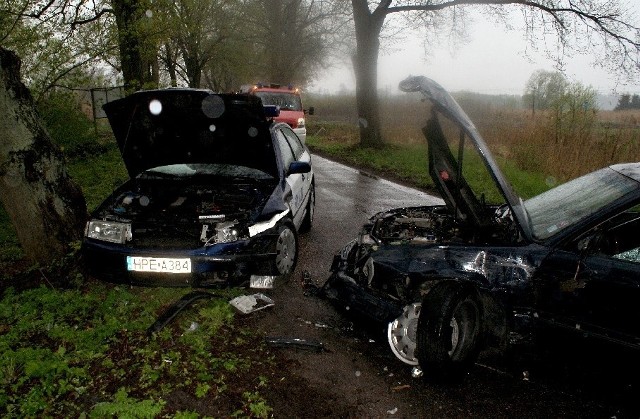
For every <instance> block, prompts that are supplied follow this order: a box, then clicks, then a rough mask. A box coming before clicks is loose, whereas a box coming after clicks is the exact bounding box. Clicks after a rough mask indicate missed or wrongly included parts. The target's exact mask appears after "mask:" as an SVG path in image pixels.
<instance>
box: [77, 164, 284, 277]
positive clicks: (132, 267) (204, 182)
mask: <svg viewBox="0 0 640 419" xmlns="http://www.w3.org/2000/svg"><path fill="white" fill-rule="evenodd" d="M233 170H234V173H235V174H236V175H239V172H240V170H239V169H238V168H237V167H236V168H234V169H233ZM225 171H228V168H227V167H224V166H219V165H196V164H193V165H172V166H166V167H160V168H155V169H153V170H149V171H146V172H144V173H143V174H142V175H140V176H138V177H137V178H136V179H135V180H132V181H129V182H127V183H126V184H125V185H123V186H122V187H121V188H119V189H118V190H116V191H115V192H114V193H113V194H112V196H111V197H110V198H109V199H107V200H106V201H105V202H104V203H103V204H102V205H101V206H100V207H99V208H98V210H97V211H96V212H94V215H93V218H92V219H91V220H90V221H89V222H88V223H87V231H86V237H87V238H86V240H85V242H84V244H83V251H84V257H85V262H86V265H87V266H88V267H89V269H90V271H91V273H92V274H93V275H95V276H97V277H100V278H104V279H107V280H110V281H113V282H128V283H137V284H148V285H168V286H171V285H173V286H181V285H182V286H189V285H191V286H205V287H209V286H225V285H229V284H231V283H235V284H241V283H243V282H245V281H250V282H253V283H254V284H255V285H257V286H258V285H259V284H260V283H262V284H263V285H264V286H266V287H268V285H269V282H272V281H273V278H274V277H275V273H274V272H273V267H272V266H270V265H272V261H273V259H274V252H275V249H274V248H273V243H274V241H275V237H276V235H277V228H276V224H277V223H278V221H279V220H280V219H281V218H283V217H284V216H285V215H286V214H287V209H286V207H285V206H284V205H283V204H282V205H280V206H278V205H276V204H275V203H274V202H269V198H270V197H271V196H272V193H273V189H274V188H276V187H277V184H276V182H275V181H274V180H273V179H272V178H270V177H268V176H266V175H263V176H264V178H257V177H256V176H255V171H252V170H250V169H244V172H247V173H243V174H244V175H245V176H244V177H239V176H236V177H235V178H234V177H230V176H228V174H227V173H225ZM222 174H225V176H222ZM248 174H253V175H254V176H253V177H251V176H247V175H248ZM258 287H260V286H258Z"/></svg>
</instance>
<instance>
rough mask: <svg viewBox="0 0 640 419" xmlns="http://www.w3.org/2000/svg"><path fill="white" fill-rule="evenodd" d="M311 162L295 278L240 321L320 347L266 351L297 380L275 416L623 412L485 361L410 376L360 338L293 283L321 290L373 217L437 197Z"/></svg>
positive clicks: (606, 401)
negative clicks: (458, 371) (443, 380)
mask: <svg viewBox="0 0 640 419" xmlns="http://www.w3.org/2000/svg"><path fill="white" fill-rule="evenodd" d="M313 165H314V172H315V176H316V215H315V220H314V224H313V228H312V230H311V231H310V232H309V233H307V234H305V235H302V236H300V254H299V261H298V265H297V268H296V270H295V273H294V275H293V276H292V278H290V279H289V280H288V281H285V282H281V283H279V284H277V286H276V288H275V289H274V290H271V291H269V294H270V295H271V296H272V298H273V299H274V300H275V302H276V305H275V307H273V308H272V309H270V310H265V311H262V312H260V313H259V314H258V313H254V315H251V317H250V318H247V319H246V320H245V322H246V324H247V325H248V326H256V327H257V328H258V330H262V331H263V333H264V334H265V336H266V337H286V338H296V339H306V340H309V341H312V342H321V343H322V344H323V346H324V351H323V352H321V353H317V352H313V351H306V350H299V349H294V348H277V349H274V351H278V352H279V354H280V355H283V356H284V357H286V358H287V359H288V360H289V362H292V363H293V365H295V368H294V371H293V373H294V374H295V375H296V377H298V378H299V379H300V382H302V383H304V384H303V385H302V386H301V385H300V382H298V384H296V391H293V390H292V391H290V392H289V391H287V392H285V393H284V395H282V396H281V397H282V399H281V400H280V401H279V402H278V403H277V406H276V408H275V410H274V415H275V416H276V417H301V416H304V417H328V416H331V417H375V418H378V417H393V418H399V417H402V418H405V417H406V418H413V417H581V418H582V417H614V416H617V417H625V416H627V415H625V414H624V411H621V410H620V408H619V406H618V405H617V404H616V402H617V399H616V396H615V394H614V395H613V396H611V395H609V396H607V397H604V398H599V397H594V396H593V395H594V392H591V393H586V392H584V391H583V390H582V389H576V388H573V387H572V384H570V383H569V384H567V383H566V382H564V383H560V384H558V383H556V378H555V377H554V376H553V375H551V377H550V378H549V376H545V377H544V378H541V379H537V378H536V377H526V378H527V379H524V378H525V376H523V375H522V373H523V370H526V365H525V366H522V365H516V366H515V367H513V368H503V366H498V365H501V364H500V363H498V364H495V363H492V357H491V356H488V357H487V356H486V355H485V356H484V357H483V356H481V358H480V362H479V364H477V365H476V367H475V368H474V369H473V371H472V372H471V374H469V376H468V377H467V378H466V379H465V380H464V381H463V382H462V383H461V384H458V385H455V386H442V385H436V384H432V383H429V382H426V381H424V380H421V379H416V378H413V377H412V376H411V367H409V366H407V365H405V364H403V363H401V362H400V361H398V360H397V359H396V358H395V357H394V356H393V354H392V353H391V351H390V349H389V348H388V346H387V344H386V339H385V338H384V336H383V334H382V330H378V331H377V332H379V333H377V332H376V331H375V330H374V331H373V332H372V331H369V332H368V333H363V332H362V331H361V330H362V329H363V325H361V324H358V323H357V322H355V323H354V322H353V321H352V319H349V318H348V316H345V315H344V313H339V312H338V311H336V309H334V308H333V307H332V306H330V305H329V304H328V303H327V302H326V301H324V300H322V299H320V298H318V297H316V296H314V295H313V293H309V291H308V288H307V289H305V288H304V287H303V283H302V278H303V273H307V274H308V276H310V278H311V282H312V283H313V284H315V285H316V286H321V285H322V284H323V283H324V281H325V280H326V279H327V278H328V276H329V267H330V265H331V261H332V259H333V255H334V253H335V252H336V251H338V250H339V249H340V248H341V247H342V246H343V245H344V244H346V243H347V242H348V241H349V240H351V239H353V238H355V237H356V236H357V234H358V232H359V230H360V227H361V225H362V224H363V223H365V222H366V221H367V219H368V218H369V217H370V216H371V215H372V214H374V213H376V212H378V211H382V210H386V209H390V208H396V207H403V206H416V205H432V204H438V203H441V202H442V201H441V200H440V199H439V198H435V197H433V196H429V195H427V194H425V193H423V192H420V191H417V190H414V189H411V188H407V187H404V186H400V185H397V184H394V183H391V182H388V181H385V180H381V179H377V178H375V177H373V176H370V175H367V174H364V173H361V172H359V171H358V170H355V169H352V168H348V167H345V166H343V165H340V164H337V163H334V162H331V161H329V160H327V159H324V158H321V157H319V156H316V155H314V156H313ZM376 333H377V334H376ZM487 359H488V360H487ZM288 368H290V367H288ZM602 384H603V385H604V386H606V385H607V384H606V383H602ZM283 386H286V384H283ZM598 391H599V390H595V394H599V393H598ZM301 398H304V399H305V400H306V403H305V401H304V400H302V401H301V400H300V399H301Z"/></svg>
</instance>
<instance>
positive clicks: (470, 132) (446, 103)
mask: <svg viewBox="0 0 640 419" xmlns="http://www.w3.org/2000/svg"><path fill="white" fill-rule="evenodd" d="M399 87H400V90H402V91H403V92H420V93H422V94H423V95H424V96H425V97H426V98H427V99H429V101H430V102H431V103H432V105H433V108H432V112H433V111H438V112H440V113H442V114H443V115H444V116H446V117H447V118H449V119H450V120H452V121H453V122H455V123H456V124H457V125H458V126H459V128H460V130H461V137H462V135H464V138H467V139H468V140H470V141H469V143H470V145H471V146H473V147H475V148H476V149H477V151H478V154H479V155H480V156H481V158H482V160H483V162H484V164H485V166H486V168H487V170H488V172H489V174H490V175H491V177H492V179H493V180H494V181H495V183H496V186H497V188H498V190H499V191H500V193H501V194H502V196H503V197H504V199H505V202H506V204H507V205H509V207H510V209H511V213H512V214H513V218H514V221H515V222H516V223H517V224H518V225H519V227H520V229H521V231H522V233H523V234H524V235H525V236H526V237H527V238H531V231H530V228H529V223H528V221H527V215H526V212H525V210H524V207H523V204H522V199H520V197H519V196H518V195H516V193H515V192H514V190H513V187H512V186H511V184H510V183H509V182H508V181H507V180H506V178H505V176H504V174H503V173H502V171H501V170H500V168H499V167H498V165H497V163H496V162H495V160H494V159H493V156H492V155H491V153H490V152H489V148H488V147H487V145H486V143H485V142H484V140H483V139H482V137H481V136H480V133H479V132H478V130H477V129H476V127H475V126H474V125H473V122H471V120H470V119H469V117H468V116H467V114H466V113H465V112H464V111H463V110H462V108H461V107H460V105H458V103H457V102H456V101H455V99H453V97H451V95H450V94H449V93H448V92H447V91H446V90H445V89H444V88H443V87H442V86H440V85H439V84H438V83H436V82H435V81H433V80H431V79H429V78H427V77H424V76H410V77H408V78H406V79H405V80H403V81H401V82H400V86H399ZM423 132H424V134H425V137H426V138H427V142H428V148H429V174H430V175H431V178H432V179H433V182H434V184H435V185H436V187H437V188H438V191H439V192H440V194H441V196H442V198H443V199H444V201H445V202H446V204H447V206H448V207H449V208H450V209H452V210H453V211H454V212H455V214H456V216H457V217H459V218H461V219H464V220H465V221H467V222H469V223H473V224H475V225H477V226H478V227H485V226H488V225H490V223H491V220H490V219H488V215H487V212H486V211H485V210H484V209H483V204H482V202H481V200H480V199H479V198H478V197H477V196H476V195H475V194H474V192H473V190H472V189H471V187H470V186H469V184H468V183H467V181H466V180H465V178H464V177H463V176H462V171H461V168H460V167H459V165H458V163H457V161H458V160H456V159H455V158H454V154H453V151H452V150H451V149H450V148H449V145H448V143H447V142H446V140H445V139H444V136H443V134H442V132H441V128H440V125H439V123H438V121H437V118H436V117H435V115H432V117H431V118H429V120H428V121H427V125H426V126H425V127H424V128H423ZM456 153H460V150H456Z"/></svg>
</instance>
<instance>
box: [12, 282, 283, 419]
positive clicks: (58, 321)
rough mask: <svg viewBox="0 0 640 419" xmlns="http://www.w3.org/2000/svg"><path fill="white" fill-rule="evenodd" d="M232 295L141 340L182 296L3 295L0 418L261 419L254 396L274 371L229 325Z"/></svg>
mask: <svg viewBox="0 0 640 419" xmlns="http://www.w3.org/2000/svg"><path fill="white" fill-rule="evenodd" d="M237 292H238V291H237V290H228V291H225V292H224V293H221V294H220V298H216V299H213V300H211V301H208V302H205V303H201V304H200V305H199V306H196V307H194V308H192V309H190V310H188V311H187V312H186V313H184V314H183V315H182V316H181V318H179V320H177V321H176V322H174V323H173V324H171V325H170V327H167V328H165V329H163V330H161V331H160V333H158V334H157V335H154V336H152V337H149V336H147V335H146V333H145V330H146V328H147V327H148V326H149V325H150V324H151V323H152V322H153V321H154V319H155V317H156V315H157V312H158V310H159V309H161V308H162V307H163V306H164V305H166V304H168V303H170V302H172V301H174V300H175V299H176V298H178V297H179V296H181V295H182V294H184V291H176V290H175V289H166V288H165V289H162V288H153V289H151V288H135V289H127V288H126V287H117V286H115V287H114V286H111V285H109V284H101V283H93V282H92V283H88V284H87V287H84V288H82V289H72V290H53V289H50V288H45V287H39V288H35V289H29V290H25V291H22V292H15V291H14V290H13V289H11V288H9V289H7V290H6V291H5V293H4V295H3V297H2V299H1V300H0V382H1V385H0V411H3V412H5V415H6V416H4V417H33V416H39V417H42V416H44V417H70V416H71V417H78V416H84V415H88V416H89V417H113V416H116V417H156V416H161V415H177V416H178V417H198V416H199V415H207V416H222V417H229V416H234V415H236V416H241V417H246V416H253V417H266V416H268V414H269V411H270V408H269V406H268V405H267V402H266V400H265V399H264V398H263V397H262V395H261V391H262V389H263V387H264V386H265V385H266V383H267V382H268V376H269V374H270V371H271V369H272V368H273V365H270V364H269V363H270V361H269V360H270V356H269V354H267V353H265V351H263V350H262V349H261V348H262V347H263V345H262V344H261V342H259V341H257V337H256V336H255V335H253V334H251V333H250V332H247V331H245V330H242V329H237V328H236V327H235V326H234V324H233V317H234V316H233V313H232V311H231V309H230V306H229V305H228V304H227V303H226V301H227V299H228V298H230V297H231V296H233V295H237ZM243 354H251V358H247V357H246V355H243ZM256 358H260V359H263V360H264V362H263V363H262V365H260V364H256V362H255V359H256ZM204 400H206V401H207V402H206V403H203V401H204Z"/></svg>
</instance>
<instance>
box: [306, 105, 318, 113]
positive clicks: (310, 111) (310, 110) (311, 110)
mask: <svg viewBox="0 0 640 419" xmlns="http://www.w3.org/2000/svg"><path fill="white" fill-rule="evenodd" d="M306 113H307V114H309V115H313V114H314V113H316V108H314V107H313V106H310V107H309V110H307V112H306Z"/></svg>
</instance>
